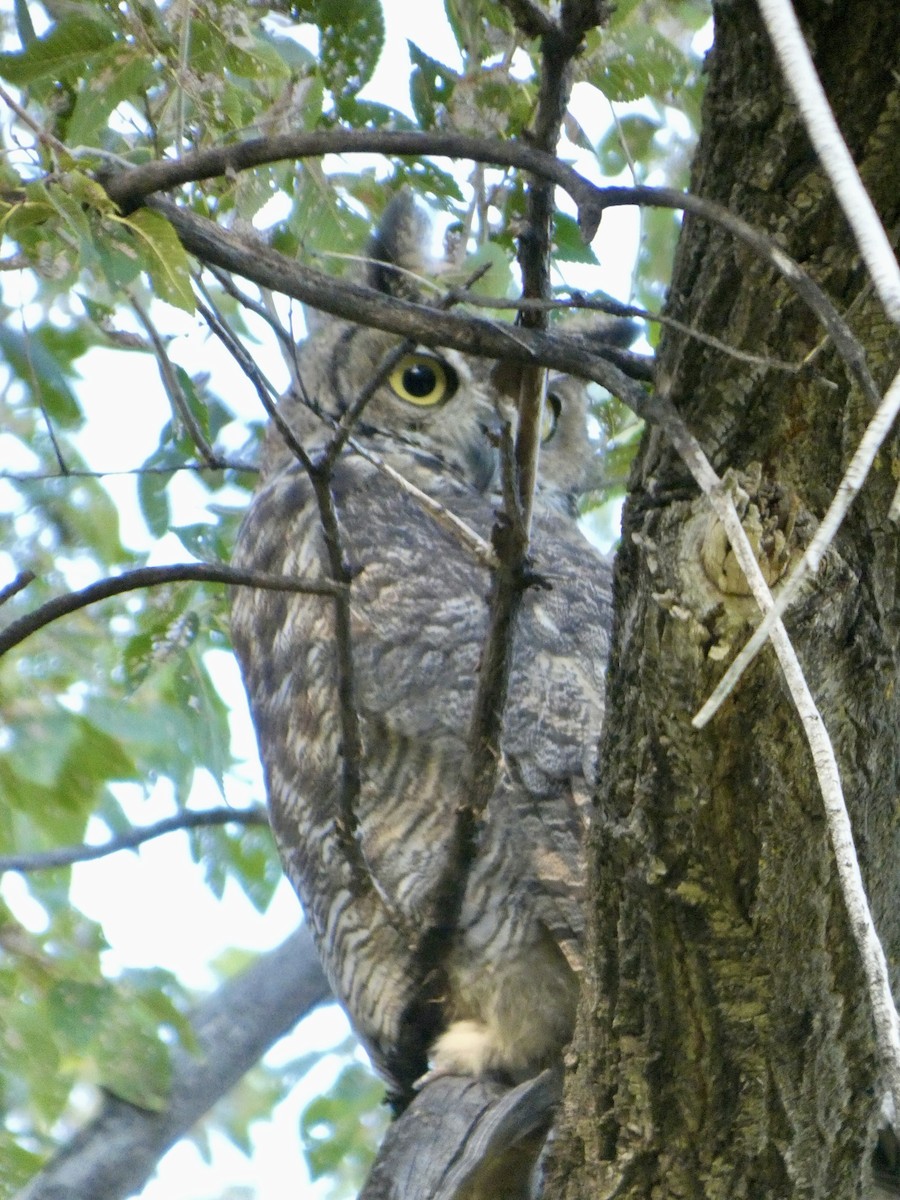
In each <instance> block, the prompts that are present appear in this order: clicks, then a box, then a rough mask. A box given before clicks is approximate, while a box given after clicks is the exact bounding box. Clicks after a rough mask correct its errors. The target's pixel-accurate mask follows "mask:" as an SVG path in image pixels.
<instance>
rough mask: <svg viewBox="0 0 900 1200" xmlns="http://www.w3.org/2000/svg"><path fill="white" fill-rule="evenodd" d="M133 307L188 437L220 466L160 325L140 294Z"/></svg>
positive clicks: (208, 461) (212, 463) (210, 463)
mask: <svg viewBox="0 0 900 1200" xmlns="http://www.w3.org/2000/svg"><path fill="white" fill-rule="evenodd" d="M129 300H130V302H131V307H132V308H133V309H134V311H135V313H136V314H137V318H138V320H139V321H140V323H141V324H142V325H143V326H144V329H146V331H147V336H148V337H149V338H150V341H151V342H152V343H153V350H154V353H155V355H156V363H157V366H158V367H159V375H160V378H161V379H162V384H163V387H164V389H165V392H166V395H167V396H168V397H169V402H170V404H171V405H172V408H173V410H174V413H175V415H176V416H177V417H179V418H180V419H181V423H182V424H183V425H184V427H185V429H186V431H187V433H188V436H189V437H190V439H191V441H192V442H193V443H194V445H195V446H196V447H197V451H198V453H199V455H200V457H201V458H202V459H203V460H204V462H205V463H206V464H207V466H210V467H217V466H220V465H221V459H220V458H219V456H218V454H216V452H215V451H214V450H213V448H212V446H210V444H209V442H208V441H207V440H206V436H205V434H204V433H203V430H202V429H201V428H200V426H199V424H198V422H197V420H196V418H195V417H194V414H193V413H192V412H191V406H190V404H189V402H188V399H187V396H185V394H184V389H183V388H182V386H181V383H180V382H179V379H178V375H177V373H176V371H175V368H174V367H173V366H172V363H171V361H170V359H169V355H168V353H167V352H166V346H165V343H164V342H163V340H162V338H161V337H160V335H159V331H158V330H157V328H156V325H155V324H154V323H153V321H152V319H151V317H150V314H149V313H148V312H147V310H146V309H145V308H144V306H143V305H142V304H141V302H140V301H139V300H138V299H137V297H136V296H130V297H129Z"/></svg>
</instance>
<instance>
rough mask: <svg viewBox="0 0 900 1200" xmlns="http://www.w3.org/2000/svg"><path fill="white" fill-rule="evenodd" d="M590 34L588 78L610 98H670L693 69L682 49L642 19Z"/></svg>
mask: <svg viewBox="0 0 900 1200" xmlns="http://www.w3.org/2000/svg"><path fill="white" fill-rule="evenodd" d="M593 37H594V39H595V40H594V44H593V46H592V49H591V52H590V53H589V55H588V58H587V78H588V79H589V80H590V82H591V83H593V84H594V85H595V86H596V87H597V88H599V90H600V91H601V92H602V93H603V95H604V96H606V97H607V99H609V100H619V101H628V100H639V99H640V98H641V97H642V96H652V97H654V99H657V100H660V101H662V102H666V101H669V100H670V99H671V98H672V97H673V96H674V94H675V93H676V92H677V91H678V89H679V88H680V87H681V86H682V85H683V84H684V82H685V81H686V80H687V79H688V78H689V76H690V75H691V74H692V73H693V71H694V64H693V62H692V61H691V60H690V59H689V58H688V57H687V55H686V54H685V53H684V52H683V51H682V50H680V49H679V48H678V47H677V46H676V45H675V44H674V43H673V42H670V41H669V39H668V38H666V37H664V36H663V35H662V34H661V33H658V32H657V31H656V30H655V29H653V28H651V27H650V26H648V25H646V24H644V23H643V22H641V23H639V24H635V25H632V26H630V27H628V28H626V29H620V30H616V31H606V32H605V33H603V34H602V35H598V34H594V35H593ZM588 41H589V44H590V43H591V38H589V39H588ZM598 43H599V44H598Z"/></svg>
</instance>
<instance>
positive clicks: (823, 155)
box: [758, 0, 900, 324]
mask: <svg viewBox="0 0 900 1200" xmlns="http://www.w3.org/2000/svg"><path fill="white" fill-rule="evenodd" d="M758 3H759V10H760V12H761V13H762V17H763V20H764V21H765V23H766V28H767V29H768V31H769V37H770V38H771V39H772V45H773V46H774V47H775V53H776V54H777V55H778V61H779V62H780V63H781V69H782V71H783V72H784V78H785V82H786V83H787V85H788V87H789V88H790V89H791V91H792V92H793V93H794V98H795V100H796V101H797V107H798V108H799V109H800V114H801V116H802V117H803V123H804V125H805V126H806V132H807V133H808V134H809V137H810V141H811V142H812V144H813V146H814V147H815V149H816V153H817V154H818V156H819V162H820V163H821V164H822V166H823V167H824V169H825V171H826V172H827V174H828V177H829V179H830V180H831V183H832V186H833V187H834V193H835V195H836V196H837V199H838V203H839V204H840V206H841V208H842V209H843V211H844V216H845V217H846V218H847V221H848V223H849V225H850V228H851V229H852V230H853V233H854V236H855V237H856V243H857V245H858V246H859V249H860V253H861V254H862V256H863V259H864V261H865V264H866V266H867V267H868V269H869V275H870V276H871V278H872V282H873V283H874V284H875V288H876V290H877V292H878V295H879V296H880V297H881V302H882V304H883V305H884V307H885V309H886V310H887V313H888V315H889V316H890V317H891V319H892V320H893V321H895V322H896V323H897V324H900V267H898V265H897V259H896V257H895V255H894V249H893V247H892V245H891V243H890V239H889V238H888V236H887V233H886V232H885V229H884V225H883V224H882V222H881V218H880V217H879V216H878V213H877V211H876V209H875V205H874V204H873V203H872V200H871V198H870V196H869V193H868V192H867V191H866V189H865V186H864V184H863V181H862V180H861V179H860V177H859V172H858V171H857V169H856V164H855V163H854V161H853V159H852V157H851V155H850V151H849V150H848V149H847V143H846V142H845V141H844V138H843V136H842V134H841V131H840V129H839V128H838V123H837V121H836V120H835V119H834V113H833V112H832V111H831V105H830V104H829V103H828V97H827V96H826V95H825V89H824V88H823V87H822V83H821V81H820V79H819V76H818V74H817V73H816V68H815V66H814V65H813V60H812V55H811V54H810V52H809V47H808V46H807V44H806V39H805V38H804V36H803V32H802V30H801V29H800V24H799V22H798V21H797V16H796V13H795V12H794V9H793V7H792V5H791V0H758Z"/></svg>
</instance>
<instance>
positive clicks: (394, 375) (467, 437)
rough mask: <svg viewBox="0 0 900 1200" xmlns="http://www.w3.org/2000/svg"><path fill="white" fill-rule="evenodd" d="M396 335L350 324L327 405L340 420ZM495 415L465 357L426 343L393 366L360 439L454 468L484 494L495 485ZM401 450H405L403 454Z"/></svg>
mask: <svg viewBox="0 0 900 1200" xmlns="http://www.w3.org/2000/svg"><path fill="white" fill-rule="evenodd" d="M395 345H396V339H395V338H392V337H390V336H389V335H384V334H381V333H379V332H377V331H375V330H371V329H364V328H361V327H359V326H348V327H346V328H345V329H344V330H343V331H342V332H341V333H340V335H339V337H338V339H337V343H336V345H335V346H334V352H333V354H332V356H331V364H332V369H331V372H330V379H329V381H328V384H329V387H328V397H327V401H328V402H327V405H323V407H326V408H327V411H329V412H330V413H331V414H332V415H333V416H335V417H340V416H341V415H342V414H343V412H345V411H346V409H347V408H348V407H349V406H350V405H351V404H352V403H353V402H354V400H355V399H356V397H357V396H358V395H359V392H360V390H361V387H362V386H363V384H364V383H365V382H366V381H367V380H368V379H370V378H371V376H372V373H373V372H374V371H376V370H377V369H378V367H379V365H380V363H381V361H382V359H383V357H384V355H385V354H386V353H388V352H389V351H390V350H391V349H393V347H394V346H395ZM496 419H497V418H496V414H495V409H494V406H493V403H492V398H491V395H490V391H489V389H488V388H487V387H486V386H485V385H484V383H483V382H482V381H480V380H479V379H478V378H477V376H476V375H475V373H474V372H473V370H472V366H471V363H470V362H469V361H467V359H466V358H465V356H464V355H462V354H458V353H457V352H456V351H454V350H433V349H430V348H427V347H424V346H423V347H420V348H418V349H416V350H414V351H412V352H410V353H408V354H405V355H404V356H403V358H401V359H400V361H399V362H398V363H397V364H396V365H395V366H394V367H393V368H392V369H391V370H390V371H389V373H388V375H387V378H386V379H385V382H384V383H383V384H382V385H381V387H379V388H378V390H377V391H376V392H375V394H374V395H373V396H372V398H371V399H370V400H369V402H368V404H367V405H366V407H365V409H364V411H363V414H362V416H361V418H360V420H359V423H358V425H357V427H356V428H357V433H358V435H359V437H360V438H362V439H365V440H366V441H367V442H371V443H372V444H373V446H374V448H376V449H378V447H379V444H380V445H381V448H382V450H383V451H384V452H386V453H389V452H394V453H397V452H398V451H401V448H403V449H405V450H406V451H407V452H409V453H410V454H411V455H412V456H413V457H414V458H416V459H418V460H419V461H420V462H422V463H423V465H427V464H425V460H426V458H427V457H428V456H430V457H432V458H433V459H434V460H435V462H434V465H435V466H440V467H442V468H448V469H449V470H451V471H453V472H454V473H455V474H457V475H458V476H459V477H461V478H462V479H463V480H464V481H466V482H467V483H469V484H471V485H472V486H473V487H474V488H475V489H476V490H478V491H482V492H483V491H485V490H487V488H488V487H489V486H490V485H491V482H492V480H493V478H494V474H495V471H496V457H497V454H496V448H495V444H494V441H493V440H492V438H491V436H490V431H491V429H492V428H493V427H494V426H495V425H496ZM401 452H402V451H401Z"/></svg>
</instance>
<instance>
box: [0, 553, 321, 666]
mask: <svg viewBox="0 0 900 1200" xmlns="http://www.w3.org/2000/svg"><path fill="white" fill-rule="evenodd" d="M188 581H193V582H196V583H227V584H231V585H233V586H236V587H261V588H268V589H269V590H271V591H275V592H304V593H307V594H309V595H313V596H336V595H339V594H340V593H341V592H342V591H343V590H344V588H343V585H341V584H336V583H331V582H329V581H327V580H316V581H314V582H308V581H307V580H304V579H291V578H290V577H289V576H286V575H285V576H282V575H265V574H262V573H260V572H258V571H239V570H237V569H236V568H235V567H229V566H227V565H226V564H225V563H175V564H173V565H171V566H166V567H137V568H135V570H133V571H123V572H122V574H121V575H114V576H112V577H110V578H109V579H101V580H99V582H97V583H92V584H90V585H89V586H88V587H85V588H81V589H80V590H79V591H77V592H66V594H65V595H64V596H55V597H54V598H53V599H52V600H48V601H47V603H46V604H42V605H41V606H40V608H36V609H35V610H34V612H30V613H27V614H26V615H25V616H24V617H19V619H18V620H17V621H12V622H11V623H10V624H9V625H7V626H6V628H5V629H4V630H2V631H0V657H2V656H3V655H4V654H6V653H7V651H9V650H12V648H13V647H14V646H18V645H19V644H20V643H21V642H24V640H25V639H26V638H27V637H30V636H31V634H33V633H35V632H37V630H38V629H43V628H44V626H45V625H49V624H51V622H53V621H57V620H59V618H60V617H65V616H68V615H69V613H73V612H77V611H78V609H80V608H87V606H88V605H89V604H96V603H97V602H98V601H99V600H108V599H109V598H110V596H120V595H121V594H122V593H123V592H134V591H137V590H138V589H140V588H145V587H155V586H157V585H158V584H163V583H182V582H188Z"/></svg>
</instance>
